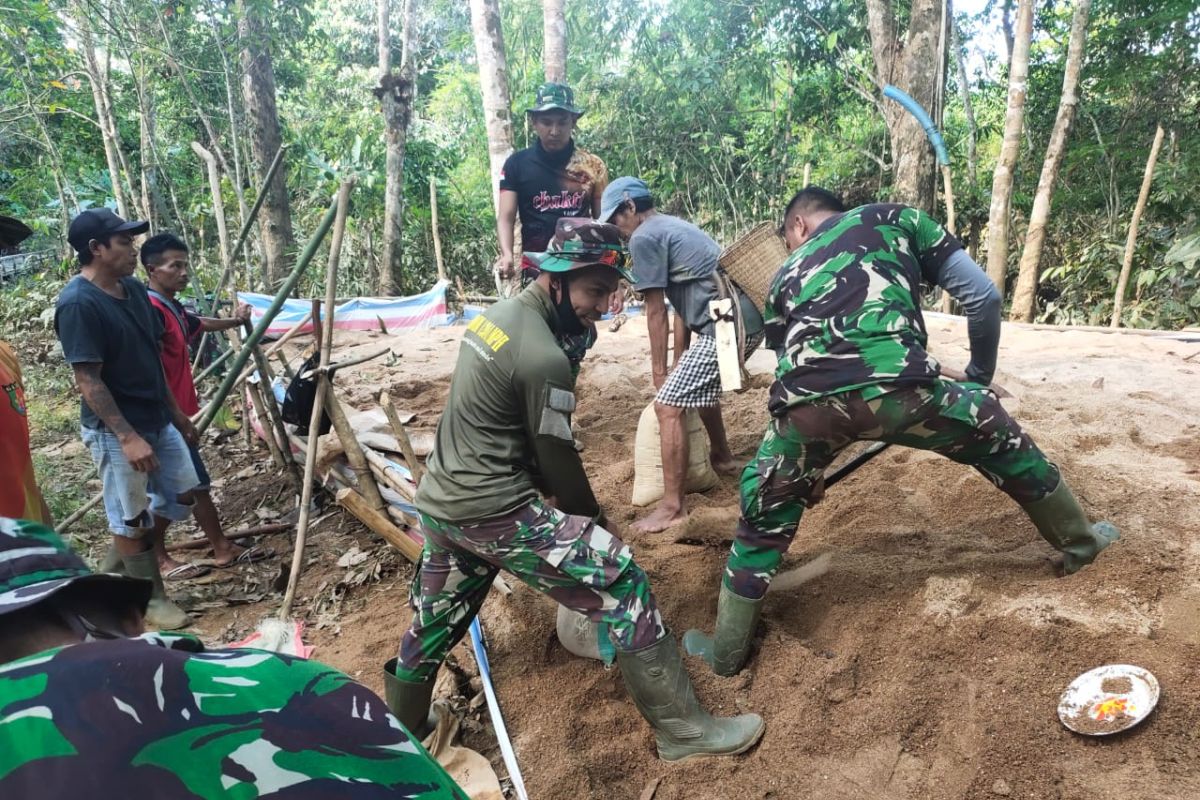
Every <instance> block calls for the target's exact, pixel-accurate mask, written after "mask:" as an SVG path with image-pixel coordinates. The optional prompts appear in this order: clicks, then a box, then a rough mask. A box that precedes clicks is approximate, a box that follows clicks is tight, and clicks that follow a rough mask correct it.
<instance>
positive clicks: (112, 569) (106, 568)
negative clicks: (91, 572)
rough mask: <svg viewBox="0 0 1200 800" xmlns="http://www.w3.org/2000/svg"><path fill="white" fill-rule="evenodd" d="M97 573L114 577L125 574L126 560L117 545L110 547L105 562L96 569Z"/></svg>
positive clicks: (105, 555)
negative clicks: (105, 573) (104, 573)
mask: <svg viewBox="0 0 1200 800" xmlns="http://www.w3.org/2000/svg"><path fill="white" fill-rule="evenodd" d="M96 571H97V572H107V573H109V574H114V575H123V574H125V560H124V558H122V556H121V553H120V551H119V550H117V546H116V545H115V544H110V545H109V546H108V552H107V553H105V554H104V560H103V561H101V562H100V564H99V566H97V567H96Z"/></svg>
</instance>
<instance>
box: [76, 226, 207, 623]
mask: <svg viewBox="0 0 1200 800" xmlns="http://www.w3.org/2000/svg"><path fill="white" fill-rule="evenodd" d="M149 227H150V225H149V223H147V222H137V221H134V222H126V221H125V220H123V219H121V218H120V217H118V216H117V215H116V214H114V213H113V212H112V211H110V210H109V209H107V208H93V209H88V210H86V211H83V212H82V213H80V214H79V216H77V217H76V218H75V219H74V220H73V221H72V222H71V227H70V229H69V231H68V234H67V238H68V239H69V240H70V242H71V246H72V247H74V248H75V251H76V253H77V254H78V259H79V265H80V271H79V274H78V275H76V276H75V277H74V278H72V279H71V280H70V281H69V282H68V283H67V285H66V286H65V287H63V290H62V292H61V293H60V294H59V296H58V302H57V304H56V306H55V310H54V330H55V333H57V334H58V339H59V342H60V343H61V344H62V351H63V356H64V358H65V359H66V361H67V363H68V364H70V365H71V369H72V370H73V372H74V375H75V386H76V387H77V388H78V390H79V393H80V395H81V396H82V402H81V403H80V423H81V434H82V437H83V443H84V444H86V445H87V446H88V448H89V449H90V450H91V452H92V459H93V460H94V461H95V462H96V468H97V469H98V470H99V472H100V479H101V480H102V481H103V483H104V512H105V515H106V516H107V517H108V527H109V530H110V531H111V532H112V534H113V538H112V545H111V549H110V552H109V557H108V559H107V564H108V565H109V567H110V568H115V567H116V566H118V565H122V564H123V566H124V569H125V571H126V572H128V573H129V574H130V575H132V576H134V577H138V578H145V579H147V580H150V581H152V582H153V585H154V592H153V594H152V595H151V598H150V606H149V608H148V609H147V612H146V615H147V619H148V620H149V621H150V623H151V625H153V626H154V627H155V628H159V629H163V630H171V629H175V628H182V627H184V626H185V625H187V624H188V623H189V621H190V620H189V618H188V615H187V613H186V612H184V610H183V609H181V608H180V607H179V606H177V605H175V603H173V602H172V601H171V599H170V598H169V597H167V593H166V591H165V589H164V588H163V579H162V574H161V572H160V571H159V566H158V559H157V557H156V556H155V554H154V551H153V549H152V547H151V542H152V541H153V539H154V538H158V537H161V536H162V535H163V534H164V533H165V531H166V529H167V526H168V525H169V524H170V522H171V521H172V520H184V519H187V518H188V517H189V516H191V507H192V504H193V500H192V495H191V490H192V488H193V487H194V486H195V485H196V484H197V483H198V482H199V479H198V478H197V477H196V470H195V469H194V468H193V466H192V459H191V455H190V454H189V452H188V442H191V443H193V444H194V443H195V442H196V441H197V438H198V437H197V434H196V429H195V427H194V426H193V425H192V422H191V420H190V419H188V416H187V415H186V414H184V413H183V411H181V410H180V408H179V405H178V403H176V402H175V397H174V396H173V395H172V394H171V392H170V391H169V390H168V388H167V381H166V376H165V375H164V373H163V367H162V362H161V361H160V360H159V345H160V342H161V340H162V335H163V324H162V318H161V317H160V316H159V315H158V313H157V312H156V311H155V310H154V307H153V306H151V305H150V299H149V297H148V296H147V294H146V287H145V286H143V285H142V283H141V282H140V281H138V280H136V279H135V278H134V277H133V273H134V270H135V269H136V267H137V248H136V247H135V246H134V244H133V237H134V236H135V235H137V234H140V233H145V232H146V231H147V230H148V229H149Z"/></svg>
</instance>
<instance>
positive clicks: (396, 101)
mask: <svg viewBox="0 0 1200 800" xmlns="http://www.w3.org/2000/svg"><path fill="white" fill-rule="evenodd" d="M399 2H402V3H403V4H404V12H403V14H402V17H403V22H402V23H401V31H402V33H401V37H402V38H403V39H405V40H406V41H407V40H408V39H409V37H411V36H412V35H413V33H412V28H413V24H412V16H413V3H414V2H415V0H399ZM390 6H391V4H390V2H389V0H378V3H377V10H378V16H379V41H378V46H379V47H378V49H379V85H378V86H377V87H376V88H375V96H376V97H377V98H379V105H380V109H381V110H382V112H383V121H384V134H383V135H384V140H385V141H386V143H387V164H386V167H385V174H386V179H387V183H386V185H385V187H384V202H383V263H382V265H381V266H380V269H379V287H378V292H379V294H380V295H382V296H385V297H386V296H389V295H397V294H402V293H403V291H404V270H403V263H402V259H401V255H402V245H401V237H402V235H403V233H404V148H405V144H406V138H407V135H406V134H407V131H408V123H409V119H410V118H411V117H412V86H413V84H412V80H411V78H410V77H409V75H408V74H407V73H408V70H409V67H410V66H411V63H402V64H401V65H400V67H401V68H400V70H399V71H393V70H392V67H391V34H390V31H391V25H390V22H389V16H390V12H391V8H390ZM402 49H403V50H406V51H408V52H409V58H408V62H412V60H413V59H412V55H411V50H412V48H411V46H408V47H405V48H402Z"/></svg>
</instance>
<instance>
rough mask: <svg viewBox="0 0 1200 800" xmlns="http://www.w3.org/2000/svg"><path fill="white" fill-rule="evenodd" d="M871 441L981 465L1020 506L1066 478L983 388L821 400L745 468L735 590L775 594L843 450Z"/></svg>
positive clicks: (731, 567) (733, 554)
mask: <svg viewBox="0 0 1200 800" xmlns="http://www.w3.org/2000/svg"><path fill="white" fill-rule="evenodd" d="M864 440H870V441H883V442H891V443H892V444H899V445H904V446H905V447H914V448H917V449H920V450H932V451H933V452H935V453H940V454H941V455H944V456H946V457H947V458H949V459H951V460H953V461H957V462H959V463H960V464H967V465H969V466H972V467H975V469H977V470H979V472H980V473H982V474H983V475H984V477H986V478H988V479H989V480H990V481H991V482H992V483H994V484H995V485H996V486H998V487H999V488H1000V490H1001V491H1003V492H1004V493H1005V494H1007V495H1008V496H1009V497H1011V498H1012V499H1014V500H1016V501H1017V502H1018V503H1021V504H1025V503H1031V502H1033V501H1035V500H1040V499H1041V498H1043V497H1045V496H1046V495H1047V494H1049V493H1050V492H1051V491H1053V490H1054V489H1055V488H1056V487H1057V486H1058V482H1059V473H1058V468H1057V467H1056V466H1055V465H1054V464H1052V463H1051V462H1050V461H1048V460H1047V459H1046V457H1045V455H1043V454H1042V451H1041V450H1039V449H1038V447H1037V445H1036V444H1034V443H1033V440H1032V439H1030V438H1029V435H1028V434H1026V433H1025V432H1024V431H1022V430H1021V426H1020V425H1018V424H1017V422H1016V421H1015V420H1014V419H1013V418H1012V417H1010V416H1009V415H1008V412H1007V411H1005V410H1004V408H1003V407H1001V405H1000V401H999V400H998V399H996V396H995V395H994V394H992V393H991V392H989V391H988V390H986V389H985V388H983V387H982V386H979V385H977V384H973V383H951V382H949V381H943V380H938V381H935V382H934V383H932V384H925V385H921V386H917V387H905V388H898V389H895V390H893V391H890V392H887V393H885V394H882V395H878V396H875V397H873V398H872V399H869V400H867V399H864V398H863V395H862V392H861V391H851V392H844V393H841V394H835V395H829V396H826V397H822V398H818V399H817V400H815V401H813V402H811V403H806V404H804V405H799V406H794V407H792V408H790V409H788V413H787V414H786V415H785V416H782V417H775V418H773V419H772V420H771V424H770V427H768V428H767V433H766V435H765V436H764V437H763V441H762V444H760V445H759V448H758V453H757V454H756V455H755V457H754V458H753V459H752V460H751V461H750V463H749V464H747V465H746V468H745V469H744V470H743V471H742V477H741V505H742V517H741V519H740V520H739V521H738V527H737V534H736V537H735V539H734V542H733V547H732V548H731V550H730V553H729V560H728V561H727V562H726V565H725V578H724V580H725V585H726V586H727V587H728V588H729V589H730V590H731V591H733V592H734V593H736V594H738V595H741V596H742V597H747V598H755V599H756V598H759V597H762V596H763V595H764V594H766V592H767V586H768V585H769V584H770V582H771V578H772V576H774V574H775V571H776V570H777V569H778V568H779V563H780V561H782V560H783V554H784V553H785V552H786V551H787V549H788V546H789V545H790V544H791V543H792V538H793V537H794V536H795V535H796V527H797V526H798V525H799V524H800V517H801V516H802V515H803V513H804V508H805V501H806V500H808V498H809V497H810V496H811V494H812V491H813V487H814V486H815V485H816V484H817V481H818V480H819V479H820V478H821V476H822V475H823V474H824V473H825V469H826V468H827V467H828V466H829V465H830V464H831V463H832V462H833V460H834V458H835V457H836V456H837V454H838V453H839V452H840V451H841V450H842V449H843V448H845V447H846V446H847V445H849V444H850V443H852V442H855V441H864Z"/></svg>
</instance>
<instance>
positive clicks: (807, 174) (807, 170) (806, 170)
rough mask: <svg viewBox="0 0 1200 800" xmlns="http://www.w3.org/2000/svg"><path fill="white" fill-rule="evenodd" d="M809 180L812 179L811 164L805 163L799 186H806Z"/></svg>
mask: <svg viewBox="0 0 1200 800" xmlns="http://www.w3.org/2000/svg"><path fill="white" fill-rule="evenodd" d="M810 178H812V162H811V161H806V162H804V180H802V181H801V182H800V185H801V186H802V187H803V186H808V183H809V179H810Z"/></svg>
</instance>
